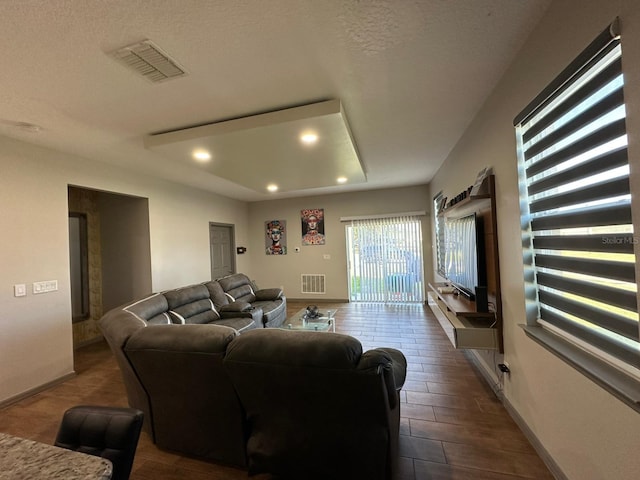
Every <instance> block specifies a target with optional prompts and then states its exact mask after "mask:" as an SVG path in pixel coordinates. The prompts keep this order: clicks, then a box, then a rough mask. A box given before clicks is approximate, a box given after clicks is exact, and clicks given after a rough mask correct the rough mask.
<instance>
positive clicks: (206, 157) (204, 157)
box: [193, 150, 211, 162]
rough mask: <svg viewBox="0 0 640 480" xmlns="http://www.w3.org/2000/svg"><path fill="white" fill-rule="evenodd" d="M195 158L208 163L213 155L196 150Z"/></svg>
mask: <svg viewBox="0 0 640 480" xmlns="http://www.w3.org/2000/svg"><path fill="white" fill-rule="evenodd" d="M193 158H195V159H196V160H198V161H199V162H208V161H209V160H211V154H210V153H209V152H207V151H206V150H196V151H195V152H193Z"/></svg>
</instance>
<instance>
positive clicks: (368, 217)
mask: <svg viewBox="0 0 640 480" xmlns="http://www.w3.org/2000/svg"><path fill="white" fill-rule="evenodd" d="M426 214H427V212H426V211H424V210H420V211H418V212H404V213H385V214H382V215H358V216H355V217H340V221H341V222H351V221H353V220H373V219H374V218H394V217H419V216H424V215H426Z"/></svg>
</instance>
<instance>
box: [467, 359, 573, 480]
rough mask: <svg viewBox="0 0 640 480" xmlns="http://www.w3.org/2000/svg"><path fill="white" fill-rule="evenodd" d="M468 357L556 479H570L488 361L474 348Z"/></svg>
mask: <svg viewBox="0 0 640 480" xmlns="http://www.w3.org/2000/svg"><path fill="white" fill-rule="evenodd" d="M465 353H466V354H467V355H466V357H467V358H468V359H469V360H470V361H471V362H472V363H473V364H474V366H475V367H476V369H477V370H478V372H480V374H481V375H482V377H483V378H484V379H485V381H486V382H487V383H488V384H489V386H490V387H491V389H492V390H493V392H494V393H495V395H496V397H498V399H499V400H500V401H501V402H502V404H503V405H504V408H505V409H506V410H507V413H509V415H510V416H511V418H512V419H513V421H514V422H516V425H518V427H519V428H520V430H522V433H523V434H524V436H525V437H527V440H529V443H531V446H532V447H533V449H534V450H535V451H536V453H537V454H538V455H539V456H540V458H541V459H542V461H543V462H544V464H545V465H546V466H547V468H548V469H549V471H550V472H551V474H552V475H553V476H554V478H555V479H556V480H569V479H568V477H567V476H566V475H565V474H564V472H563V471H562V469H561V468H560V466H559V465H558V464H557V463H556V462H555V460H554V459H553V457H552V456H551V455H550V454H549V452H548V451H547V449H546V448H544V445H543V444H542V442H541V441H540V440H539V439H538V437H537V436H536V435H535V433H533V431H532V430H531V429H530V428H529V425H527V422H525V420H524V419H523V418H522V417H521V416H520V414H519V413H518V411H517V410H516V409H515V407H514V406H513V405H512V404H511V402H510V401H509V399H508V398H506V397H505V396H504V392H503V391H502V384H501V382H500V379H499V378H498V376H497V375H496V374H495V372H494V371H493V369H491V368H490V367H488V366H487V364H486V362H485V361H484V360H483V359H482V358H481V357H480V356H479V355H478V354H477V353H476V352H475V351H473V350H466V351H465Z"/></svg>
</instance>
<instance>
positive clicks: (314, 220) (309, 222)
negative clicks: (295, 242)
mask: <svg viewBox="0 0 640 480" xmlns="http://www.w3.org/2000/svg"><path fill="white" fill-rule="evenodd" d="M300 218H301V220H302V245H324V208H309V209H305V210H301V211H300Z"/></svg>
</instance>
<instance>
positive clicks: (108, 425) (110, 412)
mask: <svg viewBox="0 0 640 480" xmlns="http://www.w3.org/2000/svg"><path fill="white" fill-rule="evenodd" d="M143 418H144V414H143V413H142V412H141V411H140V410H136V409H134V408H119V407H99V406H89V405H80V406H77V407H72V408H70V409H69V410H67V411H66V412H65V413H64V416H63V418H62V422H61V424H60V429H59V430H58V435H57V436H56V441H55V445H56V446H57V447H62V448H66V449H68V450H75V451H77V452H82V453H87V454H89V455H94V456H96V457H102V458H106V459H107V460H110V461H111V463H112V464H113V475H112V477H111V478H112V480H127V479H128V478H129V474H130V473H131V467H132V465H133V457H134V456H135V453H136V447H137V446H138V438H139V437H140V429H141V428H142V421H143Z"/></svg>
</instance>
